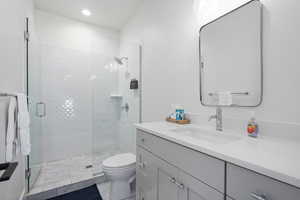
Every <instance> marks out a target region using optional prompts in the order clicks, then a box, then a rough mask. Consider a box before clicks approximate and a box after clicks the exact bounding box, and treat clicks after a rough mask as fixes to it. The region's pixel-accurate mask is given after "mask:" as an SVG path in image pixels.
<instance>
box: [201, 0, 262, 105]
mask: <svg viewBox="0 0 300 200" xmlns="http://www.w3.org/2000/svg"><path fill="white" fill-rule="evenodd" d="M252 2H259V4H260V22H259V23H260V49H259V51H260V67H261V75H260V81H261V84H260V85H261V87H260V100H259V102H258V103H257V104H256V105H249V106H247V105H238V104H232V105H212V104H205V102H203V94H202V91H203V89H202V86H203V83H202V80H203V72H202V69H203V67H204V66H203V62H202V54H201V31H202V30H203V29H204V28H205V27H206V26H208V25H210V24H212V23H214V22H216V21H218V20H220V19H222V18H223V17H225V16H227V15H230V14H231V13H233V12H235V11H237V10H239V9H240V8H243V7H244V6H247V5H248V4H251V3H252ZM199 65H200V66H199V73H200V76H199V79H200V80H199V82H200V102H201V105H202V106H207V107H229V108H230V107H241V108H254V107H258V106H260V105H261V104H262V102H263V87H264V78H263V77H264V70H263V5H262V3H261V2H260V0H250V1H248V2H246V3H245V4H242V5H241V6H239V7H237V8H235V9H233V10H231V11H229V12H227V13H225V14H224V15H221V16H220V17H218V18H216V19H214V20H212V21H210V22H208V23H207V24H205V25H203V26H201V28H200V30H199Z"/></svg>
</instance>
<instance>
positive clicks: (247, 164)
mask: <svg viewBox="0 0 300 200" xmlns="http://www.w3.org/2000/svg"><path fill="white" fill-rule="evenodd" d="M186 126H190V127H197V128H203V127H201V126H197V125H177V124H172V123H168V122H150V123H141V124H136V127H137V129H141V130H143V131H146V132H148V133H151V134H153V135H156V136H159V137H162V138H164V139H167V140H170V141H172V142H175V143H177V144H180V145H183V146H186V147H188V148H191V149H194V150H197V151H199V152H202V153H205V154H208V155H211V156H213V157H216V158H219V159H221V160H224V161H227V162H230V163H233V164H235V165H238V166H241V167H244V168H247V169H250V170H253V171H256V172H258V173H260V174H263V175H266V176H269V177H272V178H274V179H277V180H280V181H282V182H285V183H288V184H291V185H293V186H296V187H299V188H300V159H299V158H300V141H293V140H282V139H279V138H271V137H258V138H250V137H248V136H247V135H246V134H244V136H241V134H237V136H241V138H240V139H239V140H235V141H232V142H229V143H224V144H218V143H210V142H207V141H202V140H197V139H195V138H192V137H190V136H186V135H184V134H182V133H181V134H180V133H176V132H174V131H171V130H172V129H174V128H176V127H186ZM206 128H207V127H206ZM220 134H225V135H226V134H227V133H226V131H224V133H222V132H221V133H220ZM231 135H232V134H231Z"/></svg>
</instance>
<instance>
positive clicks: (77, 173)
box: [28, 13, 141, 191]
mask: <svg viewBox="0 0 300 200" xmlns="http://www.w3.org/2000/svg"><path fill="white" fill-rule="evenodd" d="M47 17H49V16H47V15H45V14H43V13H37V28H36V29H37V33H36V34H37V35H38V36H39V37H38V38H39V40H37V39H36V40H35V39H34V38H33V39H32V40H30V45H29V48H31V49H30V51H29V52H30V53H31V55H30V58H31V59H32V60H31V61H30V63H29V68H28V94H29V96H31V97H32V98H31V100H30V102H29V109H30V115H31V138H32V139H31V142H32V153H31V155H30V157H29V160H28V161H29V163H28V168H29V169H31V175H30V176H29V177H28V178H29V186H30V189H31V190H32V191H34V190H36V191H43V190H49V189H52V188H56V187H60V186H64V185H67V184H72V183H76V182H80V181H82V180H88V179H92V178H94V177H99V176H102V175H103V173H102V168H101V163H102V161H103V160H104V159H106V158H107V157H109V156H112V155H114V154H117V153H122V152H134V151H135V149H134V147H135V145H134V143H135V129H134V128H133V124H134V123H136V122H139V120H140V91H132V90H130V88H129V87H130V80H131V78H136V79H140V78H141V77H140V75H141V73H140V70H141V69H140V68H141V62H140V60H141V50H140V49H141V47H140V46H139V45H124V46H123V48H121V49H120V48H119V46H120V45H119V38H118V37H119V36H118V34H117V33H115V32H112V33H111V35H110V36H109V37H108V38H106V36H105V35H104V36H102V35H101V34H99V35H96V34H98V33H97V32H95V33H94V34H93V35H91V36H90V38H88V37H86V38H84V39H83V38H77V37H72V35H67V34H78V35H80V34H81V31H82V30H81V29H79V30H77V31H78V33H74V32H63V31H65V30H64V29H59V28H57V27H55V26H53V24H51V23H50V24H49V25H48V24H45V23H44V22H45V18H47ZM47 20H48V21H49V20H51V19H47ZM53 23H54V22H53ZM61 23H65V22H64V21H63V20H62V22H61ZM68 23H70V22H68ZM74 23H75V22H74ZM71 25H72V24H68V26H69V27H70V26H71ZM76 25H77V26H78V24H77V22H76ZM76 28H77V27H76ZM84 28H86V27H85V26H84ZM88 28H89V30H88V31H93V29H92V28H90V27H88ZM45 30H47V31H45ZM83 31H86V30H83ZM106 34H107V33H106ZM66 35H67V36H68V38H67V39H68V40H63V39H64V38H63V37H65V36H66ZM95 35H96V36H95ZM93 37H94V38H93ZM95 37H97V38H95ZM99 38H101V40H100V39H99ZM112 38H113V39H112ZM114 38H115V39H114ZM103 40H105V42H103ZM90 41H94V42H90ZM95 41H96V42H95ZM97 42H98V43H99V44H98V43H97ZM74 44H75V45H74ZM76 45H77V46H76ZM116 55H122V56H121V57H120V58H118V57H116ZM111 63H114V64H116V65H118V66H116V67H115V69H116V70H109V69H108V68H107V66H108V65H111ZM125 63H126V68H125V67H122V66H123V65H124V64H125ZM128 69H130V71H131V73H130V77H124V75H123V74H124V72H125V73H126V70H127V71H128ZM124 105H129V107H130V109H129V110H127V111H126V110H124V109H122V108H123V107H124Z"/></svg>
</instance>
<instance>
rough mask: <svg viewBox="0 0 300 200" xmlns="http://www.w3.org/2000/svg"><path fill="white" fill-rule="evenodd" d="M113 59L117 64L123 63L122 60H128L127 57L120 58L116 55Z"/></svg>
mask: <svg viewBox="0 0 300 200" xmlns="http://www.w3.org/2000/svg"><path fill="white" fill-rule="evenodd" d="M114 60H115V61H116V62H117V63H118V64H119V65H124V62H123V61H124V60H128V58H127V57H122V58H118V57H114Z"/></svg>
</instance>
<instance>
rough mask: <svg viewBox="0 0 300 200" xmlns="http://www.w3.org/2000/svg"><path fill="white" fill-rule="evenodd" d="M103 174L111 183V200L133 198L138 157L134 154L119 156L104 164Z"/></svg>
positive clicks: (109, 159)
mask: <svg viewBox="0 0 300 200" xmlns="http://www.w3.org/2000/svg"><path fill="white" fill-rule="evenodd" d="M102 168H103V172H104V174H105V176H106V178H107V179H108V181H111V189H110V200H123V199H128V198H130V197H131V196H132V193H133V192H134V191H133V188H132V187H131V186H132V184H133V183H134V181H135V171H136V156H135V155H134V154H132V153H124V154H117V155H115V156H112V157H110V158H107V159H106V160H104V161H103V162H102Z"/></svg>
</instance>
